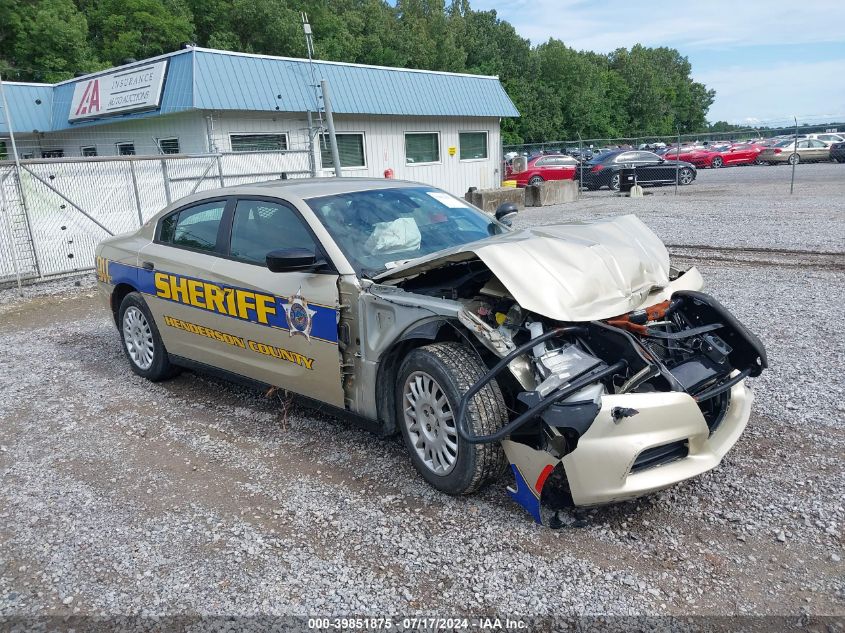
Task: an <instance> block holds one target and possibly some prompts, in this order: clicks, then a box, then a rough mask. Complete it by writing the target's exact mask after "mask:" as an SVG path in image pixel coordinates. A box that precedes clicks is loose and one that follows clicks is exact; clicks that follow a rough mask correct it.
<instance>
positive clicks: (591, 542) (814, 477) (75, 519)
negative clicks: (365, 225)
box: [0, 165, 845, 617]
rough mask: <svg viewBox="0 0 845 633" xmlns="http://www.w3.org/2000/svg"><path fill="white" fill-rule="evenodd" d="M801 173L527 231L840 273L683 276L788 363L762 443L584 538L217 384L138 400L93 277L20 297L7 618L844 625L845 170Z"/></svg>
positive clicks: (762, 396)
mask: <svg viewBox="0 0 845 633" xmlns="http://www.w3.org/2000/svg"><path fill="white" fill-rule="evenodd" d="M786 174H788V170H787V169H786V168H766V167H759V168H732V169H724V170H719V171H704V172H701V173H700V176H699V182H697V183H696V184H695V185H693V186H691V187H687V188H685V189H684V190H683V196H682V197H681V198H679V199H676V198H675V197H674V196H672V195H664V194H665V193H670V192H669V191H668V190H666V191H664V190H654V191H655V193H654V195H651V196H647V197H645V198H643V199H642V200H628V199H619V198H617V197H615V196H612V195H607V194H602V193H601V192H599V193H597V194H590V195H588V196H585V198H584V199H582V201H580V202H578V203H575V204H572V205H566V206H563V207H560V208H557V209H555V208H551V209H543V210H529V211H526V212H524V213H522V214H520V216H519V223H522V224H524V223H527V222H532V223H547V222H556V221H561V220H562V219H570V218H576V217H579V218H580V217H602V216H608V215H612V214H615V213H626V212H635V213H637V214H638V215H639V216H640V217H642V218H643V219H644V220H645V221H646V222H647V223H648V224H649V225H651V226H652V227H653V228H654V229H655V230H656V231H657V232H658V233H660V235H661V237H663V238H664V239H665V240H666V241H667V242H670V243H672V244H679V245H683V244H686V245H694V246H695V245H712V246H720V247H739V246H749V247H752V248H756V249H769V248H780V249H793V250H807V251H826V252H828V253H833V254H832V255H830V256H829V257H827V258H825V259H824V260H822V261H821V262H820V261H818V260H816V259H813V258H812V257H809V256H807V258H805V259H802V256H801V255H800V254H798V255H793V260H794V261H793V263H792V264H790V265H789V266H776V265H774V263H773V261H768V260H766V261H757V260H754V259H751V260H749V259H746V258H744V257H743V255H742V252H734V253H733V254H732V255H731V256H730V257H725V258H722V259H720V260H718V261H709V260H708V258H707V256H708V254H707V252H705V251H701V252H700V253H699V251H697V250H696V249H694V248H693V249H687V250H685V251H684V252H683V258H684V259H683V261H682V263H685V264H688V263H692V262H694V263H696V264H697V265H698V266H699V267H700V268H701V269H702V272H703V273H704V275H705V279H706V280H707V282H708V285H709V290H710V291H711V292H713V293H714V294H715V295H716V296H717V297H719V298H720V299H721V300H722V301H723V302H725V303H726V304H727V305H728V306H730V307H731V308H732V309H733V310H734V311H735V313H736V314H737V316H739V318H740V319H741V320H743V321H744V322H745V323H746V324H747V325H748V326H749V327H750V328H751V329H752V330H754V331H755V332H757V333H758V334H760V335H761V336H762V338H763V339H764V341H765V343H766V345H767V348H768V352H769V359H770V363H771V370H770V371H768V372H766V373H764V374H763V376H761V377H760V378H759V379H757V380H755V381H754V382H753V386H754V388H755V391H756V395H757V400H756V403H755V407H754V413H753V416H752V419H751V422H750V424H749V427H748V430H747V432H746V433H745V434H744V436H743V437H742V438H741V439H740V441H739V443H738V444H737V446H736V447H735V448H734V450H733V451H732V452H731V453H730V454H729V455H728V456H727V457H726V459H725V461H724V462H723V464H722V465H721V466H720V467H719V468H717V469H716V470H715V471H713V472H711V473H708V474H706V475H704V476H702V477H699V478H698V479H696V480H694V481H691V482H689V483H687V484H684V485H681V486H678V487H676V488H673V489H671V490H669V491H665V492H663V493H659V494H656V495H652V496H650V497H647V498H644V499H641V500H638V501H634V502H628V503H623V504H618V505H614V506H610V507H603V508H600V509H596V510H593V511H591V512H590V513H589V514H588V515H587V516H586V519H587V520H586V525H585V526H584V527H577V528H567V529H563V530H560V531H552V530H549V529H545V528H542V527H538V526H536V525H534V524H533V523H532V522H531V521H530V519H529V518H528V517H527V515H526V514H525V513H524V512H523V511H522V510H521V509H520V508H519V507H518V506H517V505H516V504H514V503H512V502H511V501H510V500H509V498H508V496H507V495H506V493H505V492H504V486H505V485H506V484H507V483H508V482H507V481H506V480H504V481H502V482H500V484H499V485H494V486H492V487H490V488H489V489H487V490H485V491H483V492H482V493H481V494H479V495H477V496H474V497H469V498H460V499H455V498H450V497H446V496H443V495H440V494H438V493H437V492H435V491H434V490H432V489H431V488H430V487H428V486H427V485H426V484H424V482H423V481H422V480H421V479H420V478H419V477H418V476H416V474H415V472H414V471H413V468H412V466H411V464H410V462H409V460H408V458H407V456H406V454H405V452H404V449H403V447H402V445H401V443H400V442H399V440H398V439H392V440H391V439H389V440H380V439H378V438H376V437H374V436H372V435H370V434H369V433H367V432H366V431H362V430H358V429H355V428H350V427H349V426H348V425H347V424H345V423H344V422H342V421H340V420H337V419H335V418H333V417H330V416H326V415H323V414H321V413H319V412H315V411H313V410H307V409H302V408H299V407H297V406H295V405H292V406H287V407H281V406H280V403H279V402H278V401H275V400H267V399H265V398H263V396H262V395H261V394H258V393H255V392H253V391H249V390H244V389H241V388H238V387H235V386H232V385H229V384H226V383H222V382H217V381H215V380H212V379H210V378H208V377H205V376H201V375H197V374H193V373H187V372H186V373H184V374H182V375H181V376H179V377H178V378H176V379H174V380H172V381H169V382H166V383H160V384H151V383H148V382H146V381H144V380H142V379H140V378H138V377H137V376H135V375H134V374H133V373H131V371H130V370H129V368H128V366H127V363H126V361H125V359H124V357H123V355H122V353H121V350H120V347H119V342H118V337H117V332H116V330H115V328H114V325H113V324H112V323H111V322H110V321H109V318H108V316H107V315H106V311H105V309H104V308H103V307H102V306H101V305H100V303H99V299H98V297H97V296H96V293H95V290H94V285H93V279H92V278H93V274H91V275H86V276H85V277H82V278H76V279H73V278H72V279H65V280H61V281H56V282H52V283H48V284H43V285H40V286H37V287H32V288H28V289H27V290H26V296H24V297H20V296H18V295H17V292H16V291H15V290H5V291H0V335H2V337H3V361H4V362H3V363H2V364H0V420H2V427H0V433H1V434H0V478H2V479H0V481H2V483H0V617H3V616H5V617H8V616H35V615H44V614H54V615H61V616H64V615H71V614H82V615H112V614H175V613H216V614H227V615H254V614H315V613H320V614H343V613H357V614H407V613H429V614H431V613H438V614H441V615H449V614H456V613H459V612H469V613H475V614H484V613H510V614H521V615H546V614H560V613H567V614H621V615H626V614H648V615H659V614H705V615H706V614H716V615H726V614H800V613H804V614H812V615H824V614H827V615H839V616H845V563H843V562H842V559H843V558H844V557H845V501H843V491H845V473H843V466H842V465H843V455H845V405H843V402H845V398H843V396H845V393H843V392H844V391H845V388H843V382H842V379H841V376H842V375H843V374H845V337H843V336H842V330H841V311H842V305H845V284H843V267H844V266H845V262H843V256H842V254H841V251H843V250H845V249H843V248H842V247H843V231H842V227H843V212H845V202H843V193H845V165H813V166H806V165H801V166H799V178H802V180H800V182H801V185H800V188H799V195H796V196H794V197H793V198H789V197H788V182H787V183H786V191H785V192H784V191H783V189H784V183H783V182H782V181H781V180H779V179H778V178H782V177H783V175H786ZM811 174H812V175H813V176H814V177H815V176H818V179H817V180H815V181H813V183H812V185H811V184H810V182H809V179H810V175H811ZM773 176H776V177H778V178H773ZM803 178H806V180H803ZM833 178H837V180H835V181H834V180H833ZM784 193H785V194H786V195H783V194H784ZM679 203H680V204H679ZM697 253H699V254H697ZM837 253H838V254H837ZM776 259H777V257H775V258H774V260H775V261H776Z"/></svg>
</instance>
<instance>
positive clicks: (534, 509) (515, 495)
mask: <svg viewBox="0 0 845 633" xmlns="http://www.w3.org/2000/svg"><path fill="white" fill-rule="evenodd" d="M511 470H513V477H514V479H516V491H513V490H510V489H508V494H509V495H510V496H511V499H513V500H514V501H516V502H517V503H518V504H519V505H521V506H522V507H523V508H525V510H526V511H527V512H528V514H530V515H531V516H532V517H534V520H535V521H536V522H537V523H540V524H542V523H543V521H542V519H541V518H540V500H539V499H538V498H537V496H536V495H535V494H534V493H533V492H532V491H531V487H530V486H529V485H528V484H527V483H526V482H525V479H524V478H523V477H522V473H521V472H519V468H517V467H516V465H514V464H511Z"/></svg>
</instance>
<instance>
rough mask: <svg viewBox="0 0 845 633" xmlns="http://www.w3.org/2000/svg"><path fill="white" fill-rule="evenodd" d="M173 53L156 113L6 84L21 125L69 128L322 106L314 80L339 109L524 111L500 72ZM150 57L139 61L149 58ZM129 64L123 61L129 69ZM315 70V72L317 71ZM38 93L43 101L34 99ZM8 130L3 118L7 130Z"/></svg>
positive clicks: (0, 126) (64, 91)
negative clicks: (106, 112)
mask: <svg viewBox="0 0 845 633" xmlns="http://www.w3.org/2000/svg"><path fill="white" fill-rule="evenodd" d="M165 57H167V58H169V60H170V61H169V64H168V69H167V77H166V79H165V84H164V93H163V95H162V100H161V106H160V108H159V109H157V110H154V111H149V112H135V113H131V114H124V115H121V116H114V117H108V118H103V119H96V120H91V121H79V122H75V123H73V124H71V123H69V122H68V114H69V110H70V103H71V99H72V97H73V90H74V86H75V84H76V83H77V82H78V81H83V80H86V79H88V78H90V77H94V76H97V75H102V74H104V73H108V72H112V71H113V69H109V70H107V71H101V72H98V73H94V74H91V75H86V76H85V77H81V78H77V79H74V80H70V81H65V82H62V83H59V84H55V85H50V84H16V83H9V84H4V86H5V88H6V98H7V100H8V101H9V109H10V111H11V113H12V120H13V123H14V126H15V132H22V133H27V132H32V131H33V130H38V131H40V132H49V131H58V130H66V129H70V128H76V127H86V126H91V125H103V124H105V123H113V122H115V121H125V120H127V119H140V118H149V117H154V116H160V115H163V114H171V113H173V112H184V111H186V110H191V109H196V110H247V111H258V112H276V111H281V112H306V111H312V112H314V111H316V109H317V107H318V106H317V101H316V99H317V91H315V89H314V87H313V86H314V84H315V83H319V81H320V80H321V79H326V80H328V82H329V86H330V88H331V96H332V107H333V109H334V111H335V112H336V113H338V114H376V115H405V116H489V117H512V116H519V112H518V111H517V110H516V108H515V107H514V105H513V102H511V100H510V98H509V97H508V95H507V94H506V93H505V90H504V88H502V84H501V83H499V80H498V78H496V77H483V76H478V75H461V74H455V73H441V72H433V71H420V70H408V69H402V68H386V67H382V66H364V65H360V64H344V63H340V62H325V61H315V62H314V63H313V66H312V64H310V63H309V62H308V60H303V59H289V58H283V57H269V56H266V55H247V54H245V53H232V52H227V51H216V50H211V49H204V48H189V49H185V50H183V51H177V52H175V53H170V54H168V55H163V56H161V57H159V58H153V59H162V58H165ZM149 61H150V60H143V61H142V62H138V63H137V64H132V66H135V65H139V64H143V63H147V62H149ZM130 67H131V66H129V65H127V66H125V67H123V68H130ZM312 72H313V76H312ZM36 99H40V100H41V104H40V105H35V101H36ZM3 132H8V126H7V124H6V120H5V117H0V134H2V133H3Z"/></svg>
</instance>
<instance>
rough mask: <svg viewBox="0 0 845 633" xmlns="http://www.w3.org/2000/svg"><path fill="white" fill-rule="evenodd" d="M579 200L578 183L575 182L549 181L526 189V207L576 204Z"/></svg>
mask: <svg viewBox="0 0 845 633" xmlns="http://www.w3.org/2000/svg"><path fill="white" fill-rule="evenodd" d="M577 199H578V182H577V181H575V180H549V181H546V182H541V183H540V184H539V185H528V186H527V187H526V188H525V206H526V207H547V206H549V205H551V204H563V203H564V202H575V201H576V200H577Z"/></svg>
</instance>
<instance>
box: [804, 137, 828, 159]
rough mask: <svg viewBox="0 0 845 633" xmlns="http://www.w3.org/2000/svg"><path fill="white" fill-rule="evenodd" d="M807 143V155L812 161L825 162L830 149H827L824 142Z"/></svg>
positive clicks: (811, 141) (812, 141)
mask: <svg viewBox="0 0 845 633" xmlns="http://www.w3.org/2000/svg"><path fill="white" fill-rule="evenodd" d="M808 143H809V154H810V158H811V159H812V160H826V159H827V158H828V156H829V155H830V149H829V148H828V144H827V143H825V142H824V141H819V140H817V139H810V140H809V141H808Z"/></svg>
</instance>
